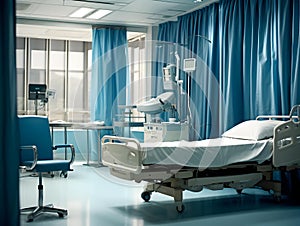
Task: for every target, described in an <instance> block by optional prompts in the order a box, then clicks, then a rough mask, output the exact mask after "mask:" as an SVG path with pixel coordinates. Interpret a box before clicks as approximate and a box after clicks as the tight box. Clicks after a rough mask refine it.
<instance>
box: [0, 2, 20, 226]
mask: <svg viewBox="0 0 300 226" xmlns="http://www.w3.org/2000/svg"><path fill="white" fill-rule="evenodd" d="M0 20H1V22H2V25H1V27H0V45H1V46H0V106H1V111H0V125H1V127H0V155H1V157H0V161H1V164H0V184H1V186H0V203H1V211H0V225H19V224H20V222H19V148H18V132H17V131H18V129H17V102H16V100H17V98H16V97H17V89H16V60H15V59H16V54H15V39H16V32H15V24H16V19H15V1H11V0H4V1H1V3H0Z"/></svg>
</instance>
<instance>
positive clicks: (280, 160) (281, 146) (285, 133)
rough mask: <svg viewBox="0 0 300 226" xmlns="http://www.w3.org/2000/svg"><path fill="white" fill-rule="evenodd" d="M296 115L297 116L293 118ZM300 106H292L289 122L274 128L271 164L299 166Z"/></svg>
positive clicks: (276, 165)
mask: <svg viewBox="0 0 300 226" xmlns="http://www.w3.org/2000/svg"><path fill="white" fill-rule="evenodd" d="M294 113H297V116H294ZM299 113H300V106H299V105H297V106H294V107H293V108H292V110H291V113H290V115H289V120H288V121H286V122H284V123H283V124H280V125H278V126H276V127H275V128H274V132H273V133H274V143H273V164H274V166H275V167H280V166H293V165H297V166H300V121H299V115H300V114H299Z"/></svg>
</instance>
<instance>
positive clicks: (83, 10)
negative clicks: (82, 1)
mask: <svg viewBox="0 0 300 226" xmlns="http://www.w3.org/2000/svg"><path fill="white" fill-rule="evenodd" d="M94 10H95V9H92V8H86V7H82V8H79V9H78V10H76V11H75V12H73V13H72V14H71V15H69V17H75V18H83V17H85V16H86V15H88V14H90V13H91V12H93V11H94Z"/></svg>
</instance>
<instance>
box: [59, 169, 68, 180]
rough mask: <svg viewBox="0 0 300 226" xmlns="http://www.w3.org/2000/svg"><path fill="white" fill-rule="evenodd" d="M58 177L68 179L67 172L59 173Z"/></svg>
mask: <svg viewBox="0 0 300 226" xmlns="http://www.w3.org/2000/svg"><path fill="white" fill-rule="evenodd" d="M60 177H64V178H67V177H68V173H67V172H65V171H61V173H60Z"/></svg>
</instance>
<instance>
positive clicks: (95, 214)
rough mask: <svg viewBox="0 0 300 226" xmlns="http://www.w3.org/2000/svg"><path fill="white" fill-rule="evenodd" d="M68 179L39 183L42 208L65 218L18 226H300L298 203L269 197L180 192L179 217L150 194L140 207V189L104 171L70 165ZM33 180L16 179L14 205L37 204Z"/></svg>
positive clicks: (249, 192) (255, 192)
mask: <svg viewBox="0 0 300 226" xmlns="http://www.w3.org/2000/svg"><path fill="white" fill-rule="evenodd" d="M73 168H74V171H73V172H69V174H68V178H61V177H59V176H58V175H55V177H54V178H50V177H46V176H45V177H44V178H43V182H44V203H45V204H48V203H53V204H54V206H56V207H61V208H66V209H68V213H69V214H68V216H67V217H66V218H58V215H56V214H45V215H41V216H39V217H38V218H36V219H35V220H34V221H33V222H30V223H27V222H26V215H25V214H22V215H21V225H39V226H40V225H47V226H56V225H57V226H64V225H69V226H90V225H91V226H98V225H101V226H102V225H103V226H106V225H107V226H110V225H113V226H117V225H128V226H129V225H130V226H143V225H178V226H179V225H180V226H183V225H205V226H206V225H222V226H226V225H230V226H233V225H264V226H266V225H272V226H277V225H284V226H285V225H289V226H293V225H295V226H296V225H297V226H299V225H300V204H299V202H293V201H287V200H284V201H283V202H281V203H275V202H274V201H273V198H272V197H271V196H270V195H269V193H267V192H264V191H261V190H259V189H245V190H244V191H243V193H242V194H241V195H238V194H237V193H236V192H235V191H234V190H233V189H224V190H222V191H210V190H203V191H202V192H199V193H192V192H188V191H185V192H184V205H185V211H184V212H183V213H181V214H178V213H177V211H176V209H175V205H174V202H173V199H172V198H170V197H168V196H164V195H161V194H158V193H153V194H152V196H151V200H150V202H148V203H145V202H144V201H143V200H142V199H141V198H140V194H141V192H142V191H143V187H144V185H145V184H144V183H140V184H137V183H134V182H128V181H123V180H120V179H118V178H114V177H112V176H111V175H110V174H109V170H108V168H106V167H93V166H84V165H82V164H81V163H76V164H75V165H73ZM37 183H38V178H37V177H33V176H30V177H28V176H23V177H21V178H20V205H21V207H28V206H32V205H36V204H37Z"/></svg>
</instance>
